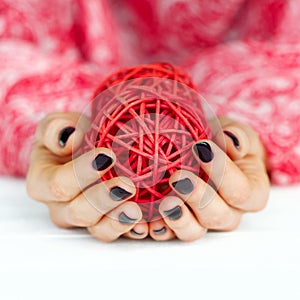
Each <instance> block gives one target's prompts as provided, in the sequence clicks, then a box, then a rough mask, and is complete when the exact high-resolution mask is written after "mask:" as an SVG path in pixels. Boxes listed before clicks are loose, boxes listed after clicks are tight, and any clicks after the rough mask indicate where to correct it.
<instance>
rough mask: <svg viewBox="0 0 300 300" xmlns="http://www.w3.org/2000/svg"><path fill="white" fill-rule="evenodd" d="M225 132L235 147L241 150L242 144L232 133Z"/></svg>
mask: <svg viewBox="0 0 300 300" xmlns="http://www.w3.org/2000/svg"><path fill="white" fill-rule="evenodd" d="M223 132H224V133H225V134H226V135H228V136H229V137H230V138H231V140H232V142H233V145H234V147H235V148H236V149H239V148H240V142H239V140H238V138H237V137H236V136H235V135H234V134H233V133H232V132H230V131H228V130H224V131H223Z"/></svg>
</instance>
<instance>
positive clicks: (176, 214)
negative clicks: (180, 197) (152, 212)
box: [164, 205, 182, 221]
mask: <svg viewBox="0 0 300 300" xmlns="http://www.w3.org/2000/svg"><path fill="white" fill-rule="evenodd" d="M164 213H165V214H166V216H167V217H168V218H169V219H171V220H173V221H175V220H178V219H179V218H180V217H181V216H182V209H181V207H180V206H179V205H177V206H175V207H173V208H171V209H169V210H165V211H164Z"/></svg>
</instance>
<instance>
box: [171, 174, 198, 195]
mask: <svg viewBox="0 0 300 300" xmlns="http://www.w3.org/2000/svg"><path fill="white" fill-rule="evenodd" d="M172 186H173V187H174V188H175V189H176V190H177V191H178V192H179V193H181V194H184V195H186V194H189V193H191V192H192V191H193V189H194V186H193V184H192V182H191V180H190V179H189V178H184V179H181V180H178V181H174V182H172Z"/></svg>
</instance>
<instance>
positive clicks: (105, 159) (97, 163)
mask: <svg viewBox="0 0 300 300" xmlns="http://www.w3.org/2000/svg"><path fill="white" fill-rule="evenodd" d="M112 162H113V160H112V158H111V157H109V156H107V155H105V154H103V153H100V154H98V155H97V156H96V158H95V159H94V160H93V162H92V166H93V168H94V169H95V170H97V171H103V170H105V169H106V168H108V167H109V166H110V165H111V164H112Z"/></svg>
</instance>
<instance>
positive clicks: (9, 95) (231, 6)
mask: <svg viewBox="0 0 300 300" xmlns="http://www.w3.org/2000/svg"><path fill="white" fill-rule="evenodd" d="M299 19H300V3H299V1H294V0H226V1H222V0H163V1H161V0H88V1H85V0H64V1H61V0H48V1H40V0H0V104H1V110H0V120H1V122H0V174H10V175H15V176H24V175H25V174H26V171H27V168H28V163H29V155H30V151H31V149H32V144H33V139H34V132H35V128H36V125H37V123H38V121H39V120H40V119H41V118H42V117H43V116H44V115H45V114H47V113H49V112H53V111H71V110H72V111H81V110H82V109H83V108H84V106H85V104H86V103H87V101H88V100H89V99H90V97H91V95H92V92H93V90H94V88H95V86H96V85H97V84H98V83H99V81H100V80H101V79H102V78H103V77H104V76H106V75H108V73H109V72H111V71H115V70H117V69H118V68H120V67H124V66H128V65H132V64H138V63H147V62H152V61H169V62H171V63H175V64H177V65H179V66H183V67H184V68H185V69H186V70H187V72H189V73H190V74H191V75H192V77H193V79H194V81H195V82H196V84H197V86H198V88H199V90H200V91H201V94H202V95H203V96H204V97H205V98H206V100H207V101H208V102H209V103H210V105H211V106H212V107H213V108H214V110H215V111H216V113H217V114H226V115H229V116H231V117H233V118H235V119H237V120H239V121H242V122H245V123H248V124H249V125H251V126H252V127H254V128H255V129H256V130H257V131H258V133H259V134H260V137H261V139H262V140H263V143H264V145H265V147H266V149H267V152H268V156H269V161H270V174H271V179H272V182H273V184H291V183H297V182H298V183H299V182H300V42H299V41H300V28H299V26H298V20H299Z"/></svg>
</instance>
